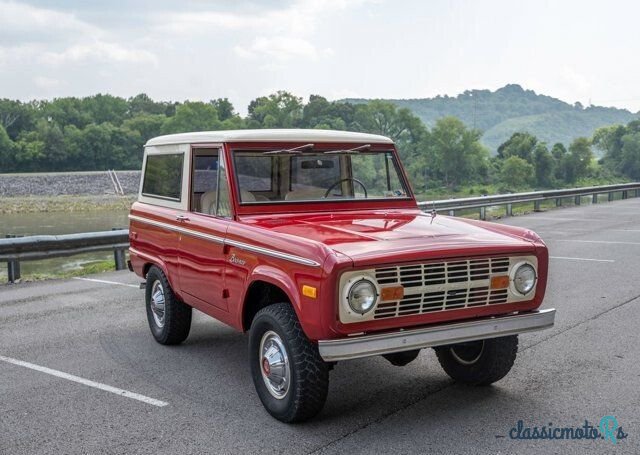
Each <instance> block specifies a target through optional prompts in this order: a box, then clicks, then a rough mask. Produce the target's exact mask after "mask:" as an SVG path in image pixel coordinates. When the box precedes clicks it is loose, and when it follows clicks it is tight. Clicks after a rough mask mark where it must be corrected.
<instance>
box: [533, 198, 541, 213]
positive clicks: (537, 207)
mask: <svg viewBox="0 0 640 455" xmlns="http://www.w3.org/2000/svg"><path fill="white" fill-rule="evenodd" d="M540 203H541V201H533V211H534V212H539V211H540V210H541V209H540Z"/></svg>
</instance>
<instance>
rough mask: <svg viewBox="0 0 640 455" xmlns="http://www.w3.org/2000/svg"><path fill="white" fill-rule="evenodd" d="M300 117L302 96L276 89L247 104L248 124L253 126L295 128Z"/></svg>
mask: <svg viewBox="0 0 640 455" xmlns="http://www.w3.org/2000/svg"><path fill="white" fill-rule="evenodd" d="M301 118H302V98H299V97H297V96H294V95H292V94H291V93H289V92H285V91H278V92H276V93H274V94H272V95H269V96H261V97H259V98H256V99H255V100H253V101H251V103H250V104H249V116H248V120H249V126H250V127H255V128H295V127H296V126H298V123H299V121H300V119H301Z"/></svg>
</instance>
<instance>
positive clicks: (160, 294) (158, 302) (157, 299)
mask: <svg viewBox="0 0 640 455" xmlns="http://www.w3.org/2000/svg"><path fill="white" fill-rule="evenodd" d="M164 303H165V300H164V288H163V287H162V283H160V281H154V282H153V286H152V287H151V313H152V314H153V320H154V321H155V323H156V325H157V326H158V327H160V328H162V327H164Z"/></svg>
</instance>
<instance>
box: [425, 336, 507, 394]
mask: <svg viewBox="0 0 640 455" xmlns="http://www.w3.org/2000/svg"><path fill="white" fill-rule="evenodd" d="M434 349H435V351H436V355H437V356H438V361H439V362H440V365H441V366H442V368H443V369H444V371H445V372H446V373H447V374H448V375H449V376H451V378H452V379H454V380H455V381H459V382H463V383H465V384H471V385H479V386H483V385H489V384H493V383H494V382H496V381H499V380H500V379H502V378H504V377H505V376H506V375H507V373H509V371H510V370H511V367H512V366H513V363H514V362H515V360H516V355H517V353H518V335H511V336H508V337H500V338H490V339H487V340H479V341H472V342H469V343H461V344H454V345H449V346H439V347H437V348H434Z"/></svg>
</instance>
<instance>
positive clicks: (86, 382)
mask: <svg viewBox="0 0 640 455" xmlns="http://www.w3.org/2000/svg"><path fill="white" fill-rule="evenodd" d="M0 361H3V362H7V363H11V364H13V365H18V366H21V367H25V368H30V369H32V370H35V371H40V372H41V373H47V374H50V375H52V376H56V377H58V378H62V379H66V380H68V381H73V382H77V383H78V384H83V385H86V386H89V387H93V388H95V389H100V390H104V391H105V392H111V393H115V394H116V395H120V396H123V397H127V398H131V399H133V400H138V401H142V402H143V403H147V404H151V405H153V406H158V407H163V406H167V405H168V404H169V403H167V402H166V401H160V400H156V399H155V398H149V397H147V396H144V395H140V394H139V393H135V392H129V391H128V390H123V389H119V388H117V387H112V386H110V385H106V384H101V383H99V382H95V381H91V380H89V379H84V378H81V377H78V376H74V375H72V374H68V373H65V372H63V371H58V370H53V369H51V368H47V367H41V366H40V365H35V364H33V363H29V362H24V361H22V360H18V359H12V358H11V357H5V356H2V355H0Z"/></svg>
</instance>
